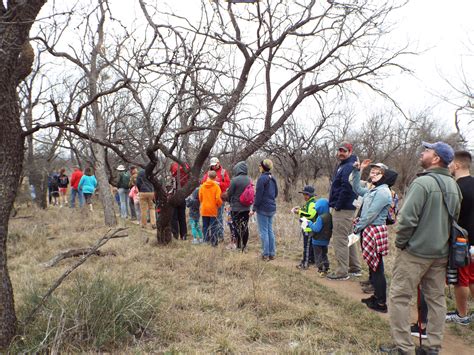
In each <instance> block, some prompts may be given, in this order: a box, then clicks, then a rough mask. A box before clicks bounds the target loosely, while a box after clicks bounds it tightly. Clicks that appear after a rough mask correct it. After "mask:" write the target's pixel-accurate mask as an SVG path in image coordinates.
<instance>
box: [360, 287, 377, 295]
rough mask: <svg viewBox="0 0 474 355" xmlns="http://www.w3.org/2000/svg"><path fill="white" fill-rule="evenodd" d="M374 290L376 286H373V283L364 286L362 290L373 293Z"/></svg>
mask: <svg viewBox="0 0 474 355" xmlns="http://www.w3.org/2000/svg"><path fill="white" fill-rule="evenodd" d="M374 291H375V289H374V286H372V285H368V286H365V287H362V292H364V293H368V294H371V293H374Z"/></svg>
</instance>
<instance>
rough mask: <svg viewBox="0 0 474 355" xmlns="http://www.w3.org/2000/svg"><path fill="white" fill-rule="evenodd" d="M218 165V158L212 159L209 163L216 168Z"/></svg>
mask: <svg viewBox="0 0 474 355" xmlns="http://www.w3.org/2000/svg"><path fill="white" fill-rule="evenodd" d="M216 164H219V159H218V158H217V157H212V158H211V161H210V162H209V165H210V166H214V165H216Z"/></svg>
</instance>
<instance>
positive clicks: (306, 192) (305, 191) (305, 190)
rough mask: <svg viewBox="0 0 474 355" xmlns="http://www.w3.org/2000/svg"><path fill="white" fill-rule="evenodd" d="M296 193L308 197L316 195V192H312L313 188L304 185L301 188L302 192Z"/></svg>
mask: <svg viewBox="0 0 474 355" xmlns="http://www.w3.org/2000/svg"><path fill="white" fill-rule="evenodd" d="M298 193H300V194H303V195H308V196H314V195H316V191H315V190H314V187H313V186H310V185H306V186H305V187H304V188H303V191H298Z"/></svg>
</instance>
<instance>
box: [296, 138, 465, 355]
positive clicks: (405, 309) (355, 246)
mask: <svg viewBox="0 0 474 355" xmlns="http://www.w3.org/2000/svg"><path fill="white" fill-rule="evenodd" d="M422 146H423V149H424V150H423V151H422V153H421V157H420V165H421V167H422V168H423V169H424V171H423V172H422V173H420V174H419V175H418V177H417V178H416V179H415V180H414V181H413V182H412V183H411V185H410V186H409V188H408V192H407V194H406V196H405V198H404V202H403V206H402V208H401V210H400V212H399V213H398V218H397V223H396V225H395V231H396V236H395V245H396V247H397V255H396V258H395V261H394V267H393V271H392V281H391V285H390V292H389V297H388V302H387V282H386V278H385V275H384V262H383V258H384V257H385V256H386V255H387V254H388V247H389V238H388V228H387V225H388V224H392V223H394V220H393V215H391V212H393V211H391V210H392V209H393V208H394V207H395V206H394V193H393V191H392V190H391V186H392V185H393V184H394V183H395V180H396V178H397V173H396V172H395V171H393V170H392V169H390V168H389V167H387V166H386V165H385V164H383V163H372V162H371V161H370V160H368V159H366V160H363V161H362V162H360V161H359V159H358V158H357V157H356V156H355V155H354V154H353V147H352V144H351V143H349V142H343V143H342V144H341V145H340V146H339V148H338V152H337V155H338V158H339V160H340V163H339V165H338V166H337V170H336V172H335V174H334V176H333V178H332V184H331V189H330V195H329V200H326V199H324V198H321V199H318V200H316V199H315V198H314V195H315V191H314V188H313V187H312V186H306V187H305V188H304V189H303V191H301V193H302V194H303V196H304V199H305V201H306V204H305V205H304V206H303V207H301V208H297V207H295V208H293V210H292V212H294V213H297V214H298V215H299V216H300V218H301V220H302V225H301V226H302V232H303V242H304V246H303V258H302V262H301V263H300V264H299V265H298V268H300V269H306V268H307V267H308V264H310V263H312V262H314V263H315V264H316V267H317V268H318V271H319V272H320V274H321V275H322V276H326V277H327V278H328V279H329V280H334V281H340V280H347V279H349V278H350V276H356V277H358V276H360V275H361V265H360V261H359V253H360V251H361V252H362V258H363V259H364V260H365V262H366V263H367V266H368V269H369V279H368V280H367V281H361V286H363V289H364V291H365V292H367V293H373V294H372V295H371V296H370V297H368V298H364V299H362V300H361V301H362V302H363V303H365V304H366V305H367V307H369V308H370V309H373V310H375V311H378V312H382V313H386V312H388V313H389V315H390V327H391V333H392V338H393V341H394V344H392V345H390V346H383V347H381V349H380V350H381V351H382V352H387V353H393V354H411V353H414V350H415V346H414V343H413V341H412V338H411V336H412V335H420V336H421V335H423V338H424V339H426V345H425V346H424V347H423V348H421V349H420V353H428V354H437V353H439V350H440V348H441V344H442V339H443V332H444V324H445V322H455V323H458V324H461V325H467V324H469V323H470V322H471V321H472V318H473V316H472V314H469V309H468V298H469V294H470V295H471V296H473V297H474V262H471V263H470V264H469V265H467V266H464V267H460V268H458V269H456V270H455V271H456V272H457V279H458V282H457V284H456V285H455V286H454V290H455V291H454V293H455V301H456V308H457V309H456V310H455V311H452V312H446V311H447V309H446V300H445V294H444V290H445V284H446V270H447V265H448V253H449V248H450V242H451V241H450V229H451V224H452V220H451V216H452V218H454V219H456V220H457V221H458V223H459V225H460V226H461V227H463V228H464V229H466V230H467V232H468V236H469V239H468V243H469V245H470V246H471V253H472V250H473V249H474V248H473V247H472V246H473V245H474V178H473V177H471V176H470V167H471V162H472V157H471V155H470V153H469V152H467V151H457V152H454V150H453V148H452V147H451V146H449V145H448V144H446V143H444V142H436V143H427V142H423V143H422ZM368 167H370V171H369V174H368V179H367V181H366V182H362V181H361V174H362V171H363V170H364V169H366V168H368ZM358 197H359V201H358V199H357V198H358ZM360 200H361V201H360ZM358 202H359V203H358ZM328 207H329V208H328ZM451 211H454V212H451ZM331 237H332V238H331ZM329 240H331V243H332V246H333V248H334V254H335V259H336V268H335V270H334V272H332V273H328V270H329V261H328V258H327V245H328V241H329ZM357 240H359V242H354V241H357ZM311 244H312V248H311ZM473 257H474V256H472V255H471V258H473ZM418 288H420V290H421V292H422V295H423V297H422V299H423V302H424V307H423V308H424V309H425V312H422V313H424V315H422V317H423V318H424V319H423V322H420V324H421V323H422V327H426V328H423V329H418V326H417V325H416V324H413V325H410V319H409V316H410V303H411V300H412V297H413V295H414V294H416V293H417V289H418ZM414 328H416V329H414Z"/></svg>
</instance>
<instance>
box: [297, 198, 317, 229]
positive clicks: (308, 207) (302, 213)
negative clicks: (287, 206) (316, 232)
mask: <svg viewBox="0 0 474 355" xmlns="http://www.w3.org/2000/svg"><path fill="white" fill-rule="evenodd" d="M315 205H316V201H315V198H314V196H313V197H311V198H310V199H309V200H308V201H306V203H305V205H304V206H303V207H301V208H300V209H299V211H298V216H299V217H300V218H301V217H305V218H306V219H307V220H309V221H311V222H314V221H315V220H316V214H317V212H316V208H315ZM303 232H308V233H310V232H311V228H310V227H306V228H305V229H304V231H303Z"/></svg>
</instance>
